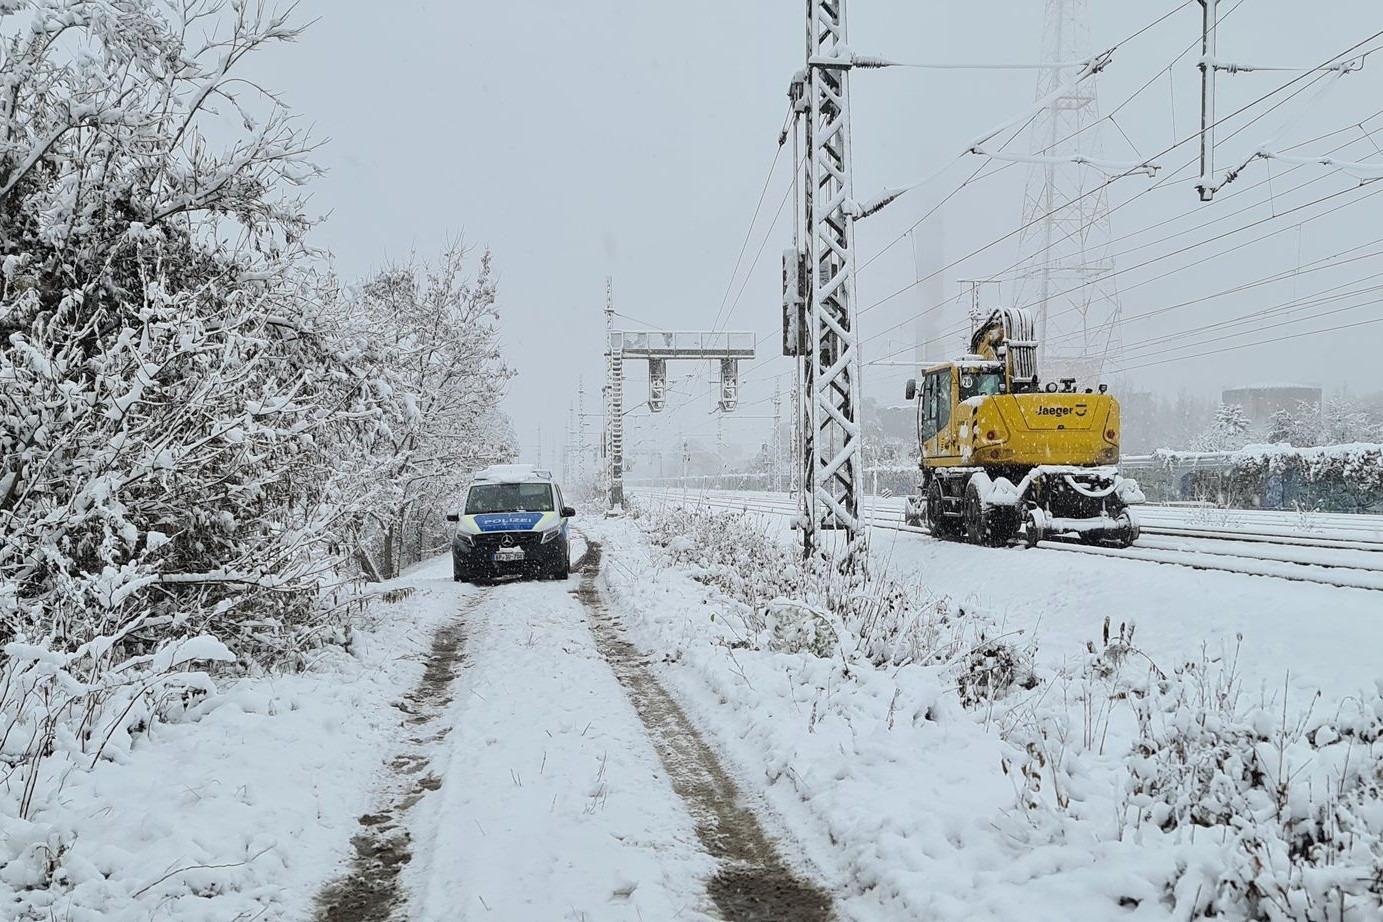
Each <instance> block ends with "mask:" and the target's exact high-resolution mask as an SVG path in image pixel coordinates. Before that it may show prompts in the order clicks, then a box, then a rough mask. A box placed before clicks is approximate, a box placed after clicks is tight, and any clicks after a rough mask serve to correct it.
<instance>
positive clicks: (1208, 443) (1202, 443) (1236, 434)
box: [1194, 403, 1249, 451]
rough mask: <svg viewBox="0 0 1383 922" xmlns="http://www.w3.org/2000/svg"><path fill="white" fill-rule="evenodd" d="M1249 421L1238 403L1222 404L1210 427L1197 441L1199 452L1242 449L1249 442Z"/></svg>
mask: <svg viewBox="0 0 1383 922" xmlns="http://www.w3.org/2000/svg"><path fill="white" fill-rule="evenodd" d="M1248 431H1249V419H1248V416H1246V415H1245V413H1244V408H1243V407H1241V406H1240V405H1239V404H1237V403H1229V404H1221V405H1220V407H1219V409H1217V410H1216V411H1215V418H1214V420H1212V421H1211V423H1210V426H1209V427H1208V428H1207V429H1206V430H1205V431H1204V432H1202V433H1201V434H1200V436H1199V437H1197V439H1196V440H1195V446H1194V447H1195V448H1196V450H1198V451H1227V450H1230V449H1234V448H1242V447H1243V446H1244V444H1245V443H1246V442H1247V441H1248Z"/></svg>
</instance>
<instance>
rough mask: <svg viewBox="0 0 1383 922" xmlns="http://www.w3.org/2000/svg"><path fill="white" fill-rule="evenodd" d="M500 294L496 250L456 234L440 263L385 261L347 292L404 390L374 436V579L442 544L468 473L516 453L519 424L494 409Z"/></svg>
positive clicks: (360, 323)
mask: <svg viewBox="0 0 1383 922" xmlns="http://www.w3.org/2000/svg"><path fill="white" fill-rule="evenodd" d="M472 262H474V264H475V265H474V267H473V268H472V266H471V263H472ZM495 295H496V289H495V279H494V273H493V268H492V265H491V261H490V254H489V253H482V254H481V255H480V256H479V257H478V258H477V259H474V260H472V259H471V254H470V253H469V251H468V250H467V248H466V247H464V246H462V245H461V244H459V243H458V244H454V245H452V246H450V247H448V248H447V249H446V250H445V251H444V252H443V253H442V254H441V257H440V259H439V260H438V262H437V264H436V265H435V266H431V267H428V266H424V265H421V264H419V263H417V262H410V263H408V264H404V265H400V266H395V267H392V268H389V269H386V270H384V271H382V272H380V273H378V274H377V275H375V276H374V277H373V278H371V279H369V280H368V281H366V282H365V283H364V284H363V285H361V286H360V287H359V288H358V289H357V290H356V291H354V292H352V293H351V294H350V295H349V296H348V297H346V298H345V300H344V301H343V309H344V310H345V311H346V313H347V314H348V315H349V316H350V317H351V318H352V319H353V321H354V323H355V325H356V328H357V335H361V336H363V337H366V338H367V339H368V341H369V342H370V343H371V344H372V345H373V348H374V349H375V350H376V351H377V352H378V353H379V355H380V357H381V358H382V360H383V361H384V363H385V365H386V366H387V368H388V369H389V371H390V375H391V384H392V387H394V388H395V389H396V390H397V391H398V392H399V393H400V394H404V395H407V397H406V407H405V409H406V415H405V419H404V421H403V423H402V424H401V425H399V426H396V427H394V428H392V429H391V430H389V431H388V432H384V433H381V434H380V435H379V436H378V437H377V439H376V440H375V442H374V443H372V445H371V448H372V456H373V457H376V458H378V459H382V460H383V466H382V467H377V468H376V471H375V473H376V476H377V477H378V478H379V479H380V481H381V483H382V486H383V488H382V489H381V490H380V491H379V492H378V494H377V495H376V497H375V501H374V502H372V503H371V505H370V508H369V519H368V521H367V522H365V523H362V528H361V530H360V531H359V533H358V534H357V536H356V541H355V545H356V552H357V559H358V560H359V561H360V563H361V566H362V567H363V568H364V569H365V571H366V573H367V574H368V575H369V576H370V577H371V578H375V579H379V578H389V577H392V576H395V575H397V573H398V571H399V569H400V568H401V567H402V566H405V565H406V564H408V563H412V562H414V561H416V560H418V559H420V558H421V556H422V554H423V552H424V550H425V549H426V548H428V547H430V546H435V545H436V544H437V543H439V541H440V539H441V537H442V533H441V525H442V522H443V521H444V520H443V518H442V513H443V512H444V511H445V510H446V509H449V508H450V505H449V504H450V503H453V502H454V500H455V497H456V495H457V493H458V492H459V491H460V489H461V486H462V484H463V483H464V482H465V479H466V477H467V476H468V475H469V474H470V473H471V472H473V471H475V470H477V469H479V468H482V467H485V466H487V465H489V464H494V463H497V462H502V461H510V460H513V458H514V457H515V454H516V445H515V440H514V437H513V433H512V430H511V428H510V427H509V425H508V420H507V419H505V418H504V417H503V416H502V414H500V413H499V412H498V410H497V409H496V406H497V404H498V402H499V399H500V397H501V395H502V394H503V390H504V385H505V383H506V382H507V381H508V379H509V378H510V376H511V374H512V372H510V371H509V369H508V368H506V367H505V366H504V363H503V361H502V360H501V357H500V349H499V332H498V329H497V328H496V325H495V324H496V322H497V320H498V313H497V310H496V307H495Z"/></svg>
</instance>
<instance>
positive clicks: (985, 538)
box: [965, 483, 1016, 547]
mask: <svg viewBox="0 0 1383 922" xmlns="http://www.w3.org/2000/svg"><path fill="white" fill-rule="evenodd" d="M1008 511H1009V510H1008V509H1007V508H1004V509H998V508H995V507H994V506H990V505H988V504H986V503H985V501H984V500H983V499H981V498H980V491H979V488H978V487H976V486H975V485H974V484H973V483H971V484H967V485H966V487H965V538H966V540H967V541H969V542H970V543H971V544H979V545H983V546H984V547H1002V546H1004V545H1005V544H1008V542H1009V539H1010V538H1011V537H1012V532H1013V531H1016V529H1011V528H1009V527H1007V526H1008V524H1009V518H1010V517H1009V516H1008V515H1007V513H1008Z"/></svg>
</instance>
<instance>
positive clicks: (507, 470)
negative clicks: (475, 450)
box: [472, 464, 552, 483]
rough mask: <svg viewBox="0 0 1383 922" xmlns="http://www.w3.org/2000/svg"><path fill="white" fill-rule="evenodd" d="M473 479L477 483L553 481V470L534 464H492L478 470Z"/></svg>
mask: <svg viewBox="0 0 1383 922" xmlns="http://www.w3.org/2000/svg"><path fill="white" fill-rule="evenodd" d="M472 479H473V480H474V481H475V482H476V483H481V482H484V483H532V482H534V481H545V482H551V481H552V471H546V470H541V469H539V468H538V467H537V465H533V464H492V465H491V466H489V467H487V468H485V469H484V470H480V471H476V472H475V474H474V475H473V478H472Z"/></svg>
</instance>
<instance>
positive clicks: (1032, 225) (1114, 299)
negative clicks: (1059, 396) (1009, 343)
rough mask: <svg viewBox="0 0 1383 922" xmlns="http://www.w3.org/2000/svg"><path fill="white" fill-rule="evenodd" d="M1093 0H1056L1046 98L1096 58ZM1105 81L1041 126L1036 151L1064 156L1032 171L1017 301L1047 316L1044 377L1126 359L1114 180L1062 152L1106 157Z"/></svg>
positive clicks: (1045, 59) (1049, 16)
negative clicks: (1110, 185)
mask: <svg viewBox="0 0 1383 922" xmlns="http://www.w3.org/2000/svg"><path fill="white" fill-rule="evenodd" d="M1089 54H1090V48H1089V9H1088V6H1087V0H1047V8H1046V18H1045V22H1044V25H1043V32H1042V57H1041V60H1042V63H1044V64H1051V65H1053V66H1052V67H1051V68H1050V69H1045V70H1043V71H1041V75H1040V76H1039V77H1038V80H1037V97H1036V98H1038V99H1043V98H1045V97H1047V96H1050V95H1051V94H1053V93H1055V92H1056V91H1057V90H1058V88H1059V87H1061V86H1062V85H1063V82H1064V80H1069V79H1070V74H1069V73H1066V74H1063V72H1062V70H1061V68H1060V67H1058V66H1057V65H1058V63H1060V62H1067V63H1069V62H1072V61H1080V60H1084V59H1085V58H1087V57H1089ZM1099 120H1100V112H1099V101H1098V97H1097V96H1096V91H1095V80H1094V79H1093V78H1092V79H1090V80H1084V81H1081V82H1080V83H1079V84H1077V85H1076V86H1075V87H1073V88H1071V89H1070V90H1069V91H1068V92H1066V93H1063V94H1061V95H1060V96H1058V97H1057V98H1056V99H1054V100H1053V101H1052V102H1051V103H1050V104H1049V105H1048V106H1047V107H1045V108H1044V109H1043V110H1042V112H1041V114H1039V115H1038V117H1037V119H1036V120H1035V121H1034V122H1033V125H1032V131H1031V145H1032V146H1031V151H1032V153H1034V154H1039V155H1042V156H1043V157H1049V158H1054V159H1052V160H1048V161H1047V162H1045V163H1040V164H1034V165H1033V166H1032V167H1030V168H1029V173H1028V182H1027V189H1026V190H1025V193H1024V196H1023V223H1022V228H1023V230H1022V232H1021V234H1020V237H1019V244H1018V252H1019V256H1020V258H1021V259H1022V260H1023V262H1022V263H1021V266H1020V268H1019V270H1018V277H1017V279H1016V284H1015V288H1014V303H1015V304H1017V305H1019V306H1030V307H1032V308H1034V311H1035V313H1036V314H1037V338H1038V342H1039V344H1040V345H1041V348H1042V362H1041V364H1042V369H1043V375H1042V377H1043V378H1044V379H1045V380H1047V381H1055V380H1058V379H1060V378H1065V377H1074V378H1076V379H1077V380H1078V381H1080V382H1091V383H1093V382H1094V380H1095V379H1097V378H1098V377H1099V376H1100V375H1101V373H1102V372H1103V370H1104V368H1105V366H1106V364H1107V363H1108V362H1110V360H1112V359H1117V357H1118V352H1119V349H1120V338H1119V313H1120V308H1119V292H1118V287H1117V285H1116V282H1115V278H1116V277H1115V275H1114V266H1113V263H1112V262H1111V260H1110V258H1109V241H1110V231H1109V198H1108V195H1107V193H1106V190H1105V185H1106V182H1107V179H1108V177H1106V176H1105V175H1104V174H1101V173H1099V172H1097V171H1094V170H1091V169H1089V168H1088V167H1085V166H1081V165H1077V164H1074V163H1058V162H1056V158H1064V157H1072V156H1075V155H1084V156H1087V157H1092V156H1098V154H1099V144H1098V140H1097V136H1096V131H1095V124H1096V122H1098V121H1099Z"/></svg>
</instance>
